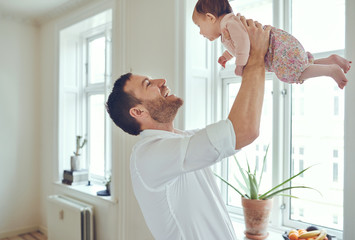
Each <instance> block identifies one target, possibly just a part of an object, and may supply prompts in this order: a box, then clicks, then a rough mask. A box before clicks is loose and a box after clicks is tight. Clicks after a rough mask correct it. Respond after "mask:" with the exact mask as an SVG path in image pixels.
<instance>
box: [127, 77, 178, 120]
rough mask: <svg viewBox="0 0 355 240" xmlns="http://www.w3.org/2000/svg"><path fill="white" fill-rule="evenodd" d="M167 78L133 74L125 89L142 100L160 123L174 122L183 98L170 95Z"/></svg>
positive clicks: (151, 114)
mask: <svg viewBox="0 0 355 240" xmlns="http://www.w3.org/2000/svg"><path fill="white" fill-rule="evenodd" d="M165 83H166V80H165V79H150V78H149V77H146V76H139V75H132V76H131V77H130V79H129V80H128V81H127V83H126V85H125V87H124V91H125V92H129V93H131V94H132V95H133V96H135V97H136V98H138V99H139V100H141V101H142V105H143V106H144V107H145V108H146V109H147V110H148V112H149V114H150V116H151V117H152V118H153V119H154V120H155V121H157V122H159V123H169V122H172V121H173V120H174V118H175V116H176V114H177V111H178V109H179V108H180V107H181V106H182V104H183V100H182V99H181V98H178V97H176V96H175V95H173V94H172V95H169V94H170V89H169V88H168V87H167V86H166V85H165Z"/></svg>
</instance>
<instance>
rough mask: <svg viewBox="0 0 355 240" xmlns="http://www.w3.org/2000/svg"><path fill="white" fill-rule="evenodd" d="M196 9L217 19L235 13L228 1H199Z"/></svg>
mask: <svg viewBox="0 0 355 240" xmlns="http://www.w3.org/2000/svg"><path fill="white" fill-rule="evenodd" d="M195 9H196V12H198V13H200V14H206V13H211V14H213V15H214V16H215V17H219V16H222V15H224V14H228V13H232V12H233V10H232V7H231V5H230V4H229V1H228V0H198V2H197V3H196V6H195Z"/></svg>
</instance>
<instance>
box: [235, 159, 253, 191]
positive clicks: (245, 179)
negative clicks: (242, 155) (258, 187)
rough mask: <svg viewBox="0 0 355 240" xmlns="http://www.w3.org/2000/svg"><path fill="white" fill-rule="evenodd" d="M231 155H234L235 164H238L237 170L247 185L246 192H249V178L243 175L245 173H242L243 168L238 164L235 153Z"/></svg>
mask: <svg viewBox="0 0 355 240" xmlns="http://www.w3.org/2000/svg"><path fill="white" fill-rule="evenodd" d="M233 157H234V160H235V162H236V163H237V165H238V168H239V171H240V173H241V174H242V177H243V179H244V182H245V184H246V187H247V190H248V191H246V193H250V183H249V180H248V178H247V177H246V175H245V173H244V169H243V168H242V167H241V166H240V164H239V161H238V159H237V157H236V156H235V155H234V156H233Z"/></svg>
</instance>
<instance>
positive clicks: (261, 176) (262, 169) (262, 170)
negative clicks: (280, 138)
mask: <svg viewBox="0 0 355 240" xmlns="http://www.w3.org/2000/svg"><path fill="white" fill-rule="evenodd" d="M269 146H270V144H269V145H267V148H266V152H265V155H264V160H263V167H262V168H261V173H260V178H259V184H258V188H260V184H261V179H262V178H263V173H264V168H265V163H266V156H267V153H268V151H269Z"/></svg>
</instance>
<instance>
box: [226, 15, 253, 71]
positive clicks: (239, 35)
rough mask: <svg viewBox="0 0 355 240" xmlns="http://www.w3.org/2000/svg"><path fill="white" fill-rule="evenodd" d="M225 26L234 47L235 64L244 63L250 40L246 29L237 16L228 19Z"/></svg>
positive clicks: (246, 58)
mask: <svg viewBox="0 0 355 240" xmlns="http://www.w3.org/2000/svg"><path fill="white" fill-rule="evenodd" d="M226 28H227V30H228V32H229V35H230V37H231V40H232V41H233V45H234V48H235V53H234V54H235V57H236V61H235V63H236V65H241V66H244V65H246V64H247V62H248V58H249V51H250V40H249V35H248V32H247V30H246V29H245V27H244V25H243V23H242V22H241V21H240V18H239V17H238V16H235V17H233V18H232V19H231V20H230V21H228V22H227V24H226Z"/></svg>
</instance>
